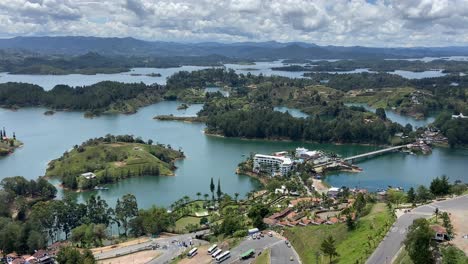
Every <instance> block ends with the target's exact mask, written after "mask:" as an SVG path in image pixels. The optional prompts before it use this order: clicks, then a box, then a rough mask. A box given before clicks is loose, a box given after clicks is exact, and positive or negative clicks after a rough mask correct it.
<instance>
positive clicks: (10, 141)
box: [0, 128, 23, 157]
mask: <svg viewBox="0 0 468 264" xmlns="http://www.w3.org/2000/svg"><path fill="white" fill-rule="evenodd" d="M21 145H23V143H22V142H21V141H19V140H17V139H16V135H15V132H13V135H12V137H8V135H7V133H6V130H5V128H3V130H2V129H0V157H1V156H6V155H8V154H10V153H11V152H13V151H14V150H15V149H16V148H18V147H20V146H21Z"/></svg>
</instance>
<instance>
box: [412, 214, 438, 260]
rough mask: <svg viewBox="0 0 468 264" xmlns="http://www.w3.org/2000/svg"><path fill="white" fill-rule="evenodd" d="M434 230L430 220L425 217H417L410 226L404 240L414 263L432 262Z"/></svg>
mask: <svg viewBox="0 0 468 264" xmlns="http://www.w3.org/2000/svg"><path fill="white" fill-rule="evenodd" d="M433 237H434V231H432V229H431V228H430V227H429V222H428V221H427V220H426V219H424V218H421V219H416V220H414V222H413V224H412V225H411V226H410V227H409V228H408V234H407V236H406V239H405V241H404V244H405V249H406V251H408V255H409V256H410V258H411V260H412V261H413V263H414V264H427V263H432V262H433V259H434V256H433V252H432V250H433V248H434V247H435V242H434V241H433Z"/></svg>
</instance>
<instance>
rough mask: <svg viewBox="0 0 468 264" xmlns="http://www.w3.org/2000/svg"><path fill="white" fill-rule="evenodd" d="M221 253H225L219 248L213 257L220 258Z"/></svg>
mask: <svg viewBox="0 0 468 264" xmlns="http://www.w3.org/2000/svg"><path fill="white" fill-rule="evenodd" d="M221 252H223V251H222V250H221V249H219V248H218V249H217V250H216V251H215V252H214V253H213V254H211V257H212V258H216V257H217V256H219V255H220V254H221Z"/></svg>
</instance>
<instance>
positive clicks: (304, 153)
mask: <svg viewBox="0 0 468 264" xmlns="http://www.w3.org/2000/svg"><path fill="white" fill-rule="evenodd" d="M320 154H321V153H320V152H319V151H317V150H308V149H306V148H296V157H297V158H303V159H316V158H318V157H320V156H321V155H320Z"/></svg>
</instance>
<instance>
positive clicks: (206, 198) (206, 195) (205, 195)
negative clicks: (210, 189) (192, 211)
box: [203, 193, 210, 201]
mask: <svg viewBox="0 0 468 264" xmlns="http://www.w3.org/2000/svg"><path fill="white" fill-rule="evenodd" d="M203 197H205V201H206V200H208V197H210V195H209V194H207V193H205V194H204V195H203Z"/></svg>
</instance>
